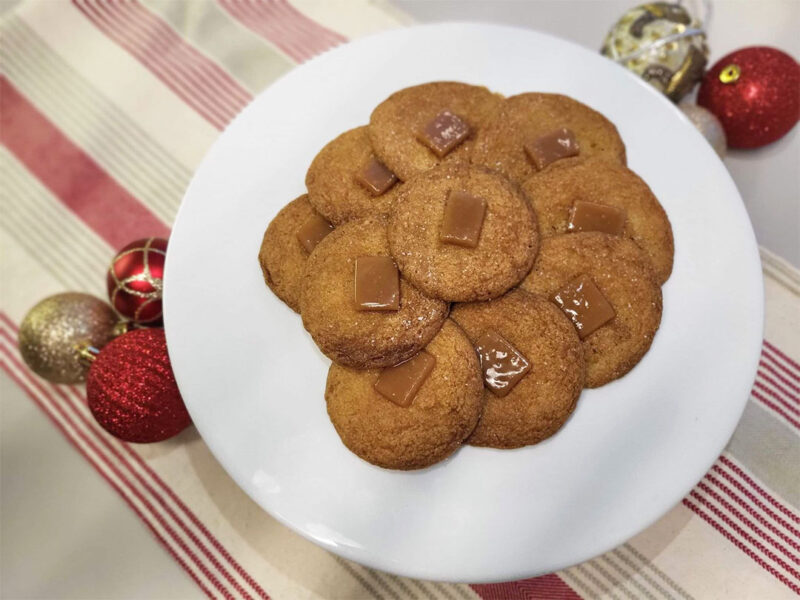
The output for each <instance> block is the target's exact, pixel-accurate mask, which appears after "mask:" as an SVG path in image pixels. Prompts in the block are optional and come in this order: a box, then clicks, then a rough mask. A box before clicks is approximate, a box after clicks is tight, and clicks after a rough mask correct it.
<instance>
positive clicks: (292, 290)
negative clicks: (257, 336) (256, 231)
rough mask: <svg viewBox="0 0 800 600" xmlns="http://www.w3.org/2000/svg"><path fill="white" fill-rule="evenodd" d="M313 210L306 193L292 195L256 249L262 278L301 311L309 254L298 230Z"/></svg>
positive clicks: (279, 296) (311, 214)
mask: <svg viewBox="0 0 800 600" xmlns="http://www.w3.org/2000/svg"><path fill="white" fill-rule="evenodd" d="M316 214H317V213H316V211H315V210H314V208H313V207H312V206H311V204H310V203H309V201H308V196H307V195H306V194H303V195H302V196H300V197H299V198H295V199H294V200H292V201H291V202H290V203H289V204H287V205H286V206H284V207H283V208H282V209H281V210H280V212H279V213H278V214H277V215H275V218H274V219H272V221H271V222H270V224H269V226H268V227H267V230H266V231H265V232H264V237H263V239H262V241H261V248H260V250H259V251H258V262H259V264H260V265H261V274H262V275H263V276H264V281H265V282H266V284H267V285H268V286H269V288H270V289H271V290H272V291H273V292H274V293H275V295H276V296H277V297H278V298H280V299H281V300H283V301H284V302H285V303H286V304H287V305H288V306H289V308H291V309H292V310H293V311H295V312H300V291H301V290H302V283H303V273H304V272H305V270H306V261H307V260H308V254H309V252H308V250H306V249H305V248H304V247H303V246H302V245H301V243H300V241H299V240H298V239H297V233H298V231H300V229H301V228H302V227H303V226H304V225H305V224H306V223H307V222H308V221H309V219H312V217H314V216H315V215H316Z"/></svg>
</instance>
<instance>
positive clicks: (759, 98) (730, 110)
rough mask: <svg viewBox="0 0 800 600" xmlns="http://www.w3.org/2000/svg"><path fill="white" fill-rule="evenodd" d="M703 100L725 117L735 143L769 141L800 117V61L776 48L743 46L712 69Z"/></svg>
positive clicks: (743, 145)
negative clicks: (799, 63) (799, 62)
mask: <svg viewBox="0 0 800 600" xmlns="http://www.w3.org/2000/svg"><path fill="white" fill-rule="evenodd" d="M697 103H698V104H699V105H700V106H704V107H705V108H707V109H708V110H710V111H711V112H713V113H714V114H715V115H716V116H717V117H718V118H719V120H720V121H721V122H722V126H723V127H724V128H725V134H726V135H727V137H728V145H729V146H730V147H731V148H757V147H759V146H764V145H765V144H769V143H771V142H774V141H775V140H777V139H778V138H781V137H783V136H784V135H786V133H787V132H788V131H789V130H790V129H791V128H792V127H794V125H795V123H797V120H798V118H800V65H798V64H797V61H795V60H794V59H793V58H792V57H791V56H789V55H788V54H786V53H785V52H781V51H780V50H777V49H775V48H768V47H766V46H752V47H750V48H742V49H741V50H737V51H735V52H732V53H730V54H728V55H726V56H724V57H722V58H721V59H720V60H719V61H717V63H716V64H715V65H714V66H713V67H711V69H709V71H708V73H706V76H705V78H704V79H703V83H702V84H701V85H700V90H699V92H698V94H697Z"/></svg>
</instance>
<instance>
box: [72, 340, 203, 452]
mask: <svg viewBox="0 0 800 600" xmlns="http://www.w3.org/2000/svg"><path fill="white" fill-rule="evenodd" d="M86 397H87V400H88V403H89V410H90V411H91V412H92V415H93V416H94V418H95V419H96V420H97V422H98V423H99V424H100V425H101V426H102V427H103V429H105V430H106V431H108V432H109V433H110V434H111V435H114V436H116V437H118V438H120V439H121V440H125V441H127V442H137V443H149V442H160V441H162V440H166V439H168V438H171V437H172V436H174V435H177V434H178V433H180V432H181V431H183V430H184V429H185V428H186V427H188V426H189V425H190V424H191V422H192V421H191V418H190V417H189V413H188V412H187V411H186V407H185V406H184V404H183V399H182V398H181V394H180V392H179V391H178V384H177V383H175V376H174V375H173V373H172V367H171V366H170V362H169V355H168V354H167V340H166V337H165V336H164V330H163V329H135V330H133V331H129V332H128V333H126V334H124V335H121V336H120V337H118V338H117V339H115V340H114V341H112V342H111V343H109V344H108V345H107V346H106V347H105V348H103V350H101V351H100V353H99V354H98V355H97V356H96V357H95V358H94V361H93V362H92V363H91V367H90V368H89V374H88V376H87V378H86Z"/></svg>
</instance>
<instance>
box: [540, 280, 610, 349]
mask: <svg viewBox="0 0 800 600" xmlns="http://www.w3.org/2000/svg"><path fill="white" fill-rule="evenodd" d="M553 302H555V303H556V304H558V306H559V308H561V310H563V311H564V314H566V315H567V316H568V317H569V318H570V319H571V320H572V323H573V324H574V325H575V328H576V329H577V330H578V335H579V336H580V338H581V339H584V338H586V337H587V336H588V335H590V334H591V333H593V332H594V331H597V329H599V328H600V327H602V326H603V325H605V324H606V323H608V322H609V321H610V320H611V319H613V318H614V317H615V316H616V313H615V312H614V307H613V306H611V304H610V303H609V302H608V300H606V297H605V296H603V292H601V291H600V290H599V289H598V288H597V286H596V285H595V283H594V281H592V280H591V278H590V277H589V276H588V275H580V276H579V277H577V278H575V279H573V280H572V281H570V282H569V283H568V284H567V285H566V286H564V288H563V289H562V290H561V291H560V292H556V293H555V294H553Z"/></svg>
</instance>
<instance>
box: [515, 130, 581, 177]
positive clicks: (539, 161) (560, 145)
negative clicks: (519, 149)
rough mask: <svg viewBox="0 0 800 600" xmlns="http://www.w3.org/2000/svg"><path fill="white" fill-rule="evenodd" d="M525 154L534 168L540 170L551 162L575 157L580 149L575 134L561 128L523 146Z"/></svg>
mask: <svg viewBox="0 0 800 600" xmlns="http://www.w3.org/2000/svg"><path fill="white" fill-rule="evenodd" d="M525 152H527V153H528V158H529V159H530V160H531V162H532V163H533V164H534V165H535V166H536V168H537V169H539V170H542V169H544V168H545V167H546V166H547V165H549V164H550V163H552V162H555V161H557V160H560V159H562V158H568V157H570V156H577V155H578V153H579V152H580V148H579V147H578V140H576V139H575V134H574V133H572V131H571V130H570V129H567V128H566V127H562V128H561V129H556V130H555V131H553V132H551V133H548V134H547V135H543V136H541V137H538V138H536V139H535V140H531V141H530V142H528V143H527V144H525Z"/></svg>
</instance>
